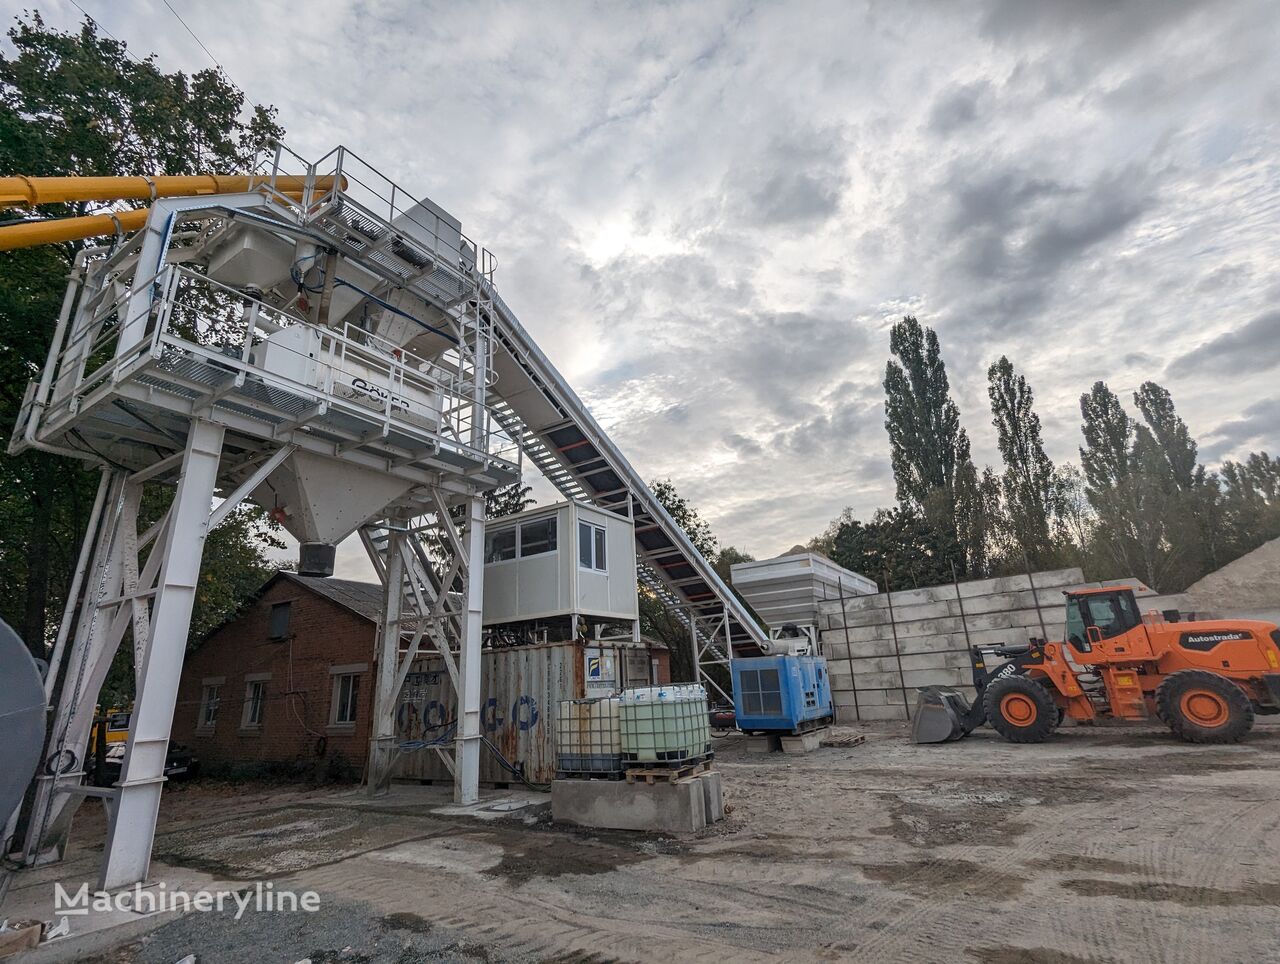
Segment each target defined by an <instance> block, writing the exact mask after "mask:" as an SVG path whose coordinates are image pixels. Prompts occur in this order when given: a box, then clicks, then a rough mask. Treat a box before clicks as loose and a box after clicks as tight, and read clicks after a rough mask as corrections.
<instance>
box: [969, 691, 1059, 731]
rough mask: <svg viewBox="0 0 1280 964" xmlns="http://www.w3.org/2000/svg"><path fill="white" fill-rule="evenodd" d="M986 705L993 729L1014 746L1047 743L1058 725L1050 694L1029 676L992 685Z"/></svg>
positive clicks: (984, 702)
mask: <svg viewBox="0 0 1280 964" xmlns="http://www.w3.org/2000/svg"><path fill="white" fill-rule="evenodd" d="M982 704H983V708H984V709H985V710H986V711H987V722H988V723H990V724H991V728H992V729H993V730H995V731H996V732H997V733H999V734H1000V735H1001V736H1003V737H1004V738H1005V739H1006V740H1008V741H1009V742H1011V743H1043V742H1044V741H1045V739H1047V738H1048V736H1049V734H1050V733H1052V732H1053V728H1054V726H1056V725H1057V722H1058V708H1057V706H1055V705H1054V702H1053V697H1052V696H1050V695H1049V691H1048V690H1046V689H1045V688H1044V687H1043V686H1041V685H1040V684H1039V683H1037V682H1036V681H1035V680H1031V679H1027V677H1025V676H1010V677H1008V678H1007V679H1002V680H1000V681H999V682H996V683H993V684H991V685H990V686H988V687H987V691H986V693H984V694H983V700H982Z"/></svg>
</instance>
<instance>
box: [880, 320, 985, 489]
mask: <svg viewBox="0 0 1280 964" xmlns="http://www.w3.org/2000/svg"><path fill="white" fill-rule="evenodd" d="M889 350H890V351H891V352H892V353H893V355H894V356H895V358H896V359H897V360H896V361H894V360H890V361H889V363H888V364H887V365H886V366H885V373H884V390H885V403H884V414H885V422H884V426H885V429H886V430H887V431H888V433H889V449H890V455H891V458H892V460H893V478H894V482H895V483H896V484H897V488H898V501H899V502H900V503H902V504H903V505H910V506H913V507H915V508H916V509H923V508H924V506H925V503H926V502H927V501H928V500H929V499H930V498H931V497H932V496H933V495H934V494H935V493H937V492H939V491H941V492H943V493H945V494H946V496H947V501H948V503H950V502H953V493H954V490H955V482H956V472H957V469H958V468H959V466H960V465H961V463H962V462H963V461H964V460H965V459H966V458H967V457H968V436H967V435H966V434H965V431H964V429H963V428H961V427H960V409H959V408H958V407H957V406H956V403H955V402H954V401H953V400H952V398H951V393H950V385H949V383H948V381H947V366H946V364H945V363H944V362H943V360H942V351H941V349H940V348H939V346H938V336H937V333H936V332H934V330H933V329H932V328H925V327H923V326H922V325H921V324H920V322H919V321H917V320H916V319H915V318H914V317H912V316H910V315H908V316H907V317H905V318H903V319H902V321H900V322H898V323H897V324H895V325H894V326H893V328H892V329H891V330H890V332H889Z"/></svg>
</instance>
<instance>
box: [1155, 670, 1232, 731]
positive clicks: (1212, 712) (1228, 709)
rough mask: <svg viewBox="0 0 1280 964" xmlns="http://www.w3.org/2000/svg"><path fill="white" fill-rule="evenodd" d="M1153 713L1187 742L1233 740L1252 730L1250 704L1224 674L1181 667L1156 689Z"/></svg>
mask: <svg viewBox="0 0 1280 964" xmlns="http://www.w3.org/2000/svg"><path fill="white" fill-rule="evenodd" d="M1156 714H1157V715H1158V716H1159V717H1160V719H1162V720H1164V722H1165V723H1166V724H1168V726H1169V729H1170V730H1172V731H1173V735H1174V736H1176V737H1179V738H1180V739H1183V740H1186V741H1187V742H1189V743H1235V742H1237V741H1238V740H1240V739H1241V738H1242V737H1243V736H1244V735H1245V734H1246V733H1248V732H1249V731H1250V730H1251V729H1253V706H1252V705H1251V704H1250V703H1249V697H1247V696H1246V695H1245V693H1244V690H1242V689H1241V688H1240V687H1238V686H1236V684H1235V683H1233V682H1231V680H1229V679H1227V678H1226V677H1224V676H1219V675H1218V674H1217V673H1209V672H1206V671H1204V670H1201V669H1184V670H1182V671H1180V672H1177V673H1174V674H1172V675H1171V676H1169V677H1167V678H1166V679H1165V680H1164V682H1163V683H1161V684H1160V686H1159V688H1158V689H1157V690H1156Z"/></svg>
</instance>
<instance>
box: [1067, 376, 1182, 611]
mask: <svg viewBox="0 0 1280 964" xmlns="http://www.w3.org/2000/svg"><path fill="white" fill-rule="evenodd" d="M1080 413H1081V416H1082V419H1083V421H1082V423H1081V432H1082V434H1083V435H1084V439H1085V445H1084V447H1083V448H1081V449H1080V462H1081V465H1082V467H1083V469H1084V476H1085V493H1086V495H1087V496H1088V499H1089V504H1090V505H1091V506H1093V509H1094V511H1095V512H1096V513H1097V516H1098V524H1097V527H1096V529H1095V538H1096V539H1097V541H1098V543H1099V545H1100V546H1101V547H1102V548H1103V549H1104V550H1105V551H1106V553H1107V554H1108V555H1109V556H1110V558H1111V560H1112V562H1113V563H1114V564H1115V565H1116V566H1117V567H1118V568H1119V569H1120V570H1121V572H1120V573H1119V574H1120V575H1126V576H1137V577H1138V578H1140V579H1142V580H1143V581H1145V582H1146V583H1147V584H1148V585H1151V586H1154V587H1156V588H1159V589H1161V590H1168V589H1170V588H1172V587H1173V586H1172V584H1173V582H1174V581H1176V578H1177V577H1176V575H1175V564H1176V563H1177V561H1178V553H1177V552H1176V551H1174V550H1173V549H1172V547H1171V542H1170V538H1169V529H1170V527H1171V526H1175V525H1177V521H1178V520H1176V519H1175V518H1174V516H1173V513H1174V507H1175V505H1176V502H1175V499H1174V495H1175V490H1176V487H1175V486H1174V484H1173V482H1172V479H1171V476H1170V473H1169V468H1168V460H1167V459H1166V456H1165V453H1164V450H1163V448H1162V446H1161V445H1160V443H1159V442H1158V441H1157V440H1156V437H1155V435H1154V433H1153V432H1152V431H1151V429H1150V427H1149V426H1147V425H1139V424H1136V423H1135V422H1134V421H1133V419H1131V418H1130V417H1129V415H1128V413H1127V412H1125V410H1124V406H1123V405H1121V403H1120V399H1119V398H1117V397H1116V394H1115V393H1114V392H1112V391H1111V389H1109V388H1108V387H1107V385H1106V383H1105V382H1097V383H1095V384H1094V386H1093V388H1092V389H1091V390H1090V391H1089V392H1087V393H1086V394H1084V395H1082V396H1080ZM1177 588H1181V587H1180V586H1179V587H1177Z"/></svg>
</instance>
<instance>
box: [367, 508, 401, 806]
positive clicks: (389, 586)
mask: <svg viewBox="0 0 1280 964" xmlns="http://www.w3.org/2000/svg"><path fill="white" fill-rule="evenodd" d="M403 525H404V523H403V522H399V521H396V520H392V521H391V522H389V523H388V526H389V528H388V531H387V552H386V563H385V566H386V568H385V571H384V572H383V573H382V575H383V576H384V578H383V586H382V623H381V625H380V626H379V627H378V676H377V689H376V690H375V691H374V697H373V727H372V732H371V733H370V734H369V776H368V785H367V789H368V792H369V795H370V796H375V795H378V794H382V793H386V792H387V787H388V785H389V784H390V782H391V758H392V753H393V749H394V745H395V738H396V702H397V700H398V699H399V696H400V693H399V689H400V688H399V687H398V686H397V685H396V683H397V681H398V680H399V669H400V611H401V608H402V606H403V603H404V553H403V551H402V550H403V546H404V541H405V534H404V532H403V530H402V528H401V527H402V526H403Z"/></svg>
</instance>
